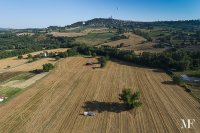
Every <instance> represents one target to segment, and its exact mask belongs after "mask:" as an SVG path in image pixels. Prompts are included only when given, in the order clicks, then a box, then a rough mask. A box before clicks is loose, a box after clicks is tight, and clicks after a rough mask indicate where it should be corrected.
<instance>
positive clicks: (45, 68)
mask: <svg viewBox="0 0 200 133" xmlns="http://www.w3.org/2000/svg"><path fill="white" fill-rule="evenodd" d="M42 67H43V71H44V72H49V71H50V70H52V69H53V68H54V65H53V64H51V63H46V64H43V66H42Z"/></svg>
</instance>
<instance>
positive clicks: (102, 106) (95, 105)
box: [82, 101, 127, 113]
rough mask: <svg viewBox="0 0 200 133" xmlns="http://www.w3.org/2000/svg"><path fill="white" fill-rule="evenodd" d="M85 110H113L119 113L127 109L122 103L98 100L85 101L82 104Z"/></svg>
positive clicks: (100, 111)
mask: <svg viewBox="0 0 200 133" xmlns="http://www.w3.org/2000/svg"><path fill="white" fill-rule="evenodd" d="M82 107H83V108H84V109H85V111H97V112H99V113H102V112H115V113H120V112H123V111H127V108H126V107H125V105H124V104H123V103H117V102H99V101H87V102H85V105H84V106H82Z"/></svg>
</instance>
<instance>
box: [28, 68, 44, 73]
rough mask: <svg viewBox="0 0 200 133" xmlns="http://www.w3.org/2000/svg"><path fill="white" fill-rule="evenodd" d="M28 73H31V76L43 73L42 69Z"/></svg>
mask: <svg viewBox="0 0 200 133" xmlns="http://www.w3.org/2000/svg"><path fill="white" fill-rule="evenodd" d="M29 72H30V73H33V74H41V73H43V70H42V69H35V70H32V71H29Z"/></svg>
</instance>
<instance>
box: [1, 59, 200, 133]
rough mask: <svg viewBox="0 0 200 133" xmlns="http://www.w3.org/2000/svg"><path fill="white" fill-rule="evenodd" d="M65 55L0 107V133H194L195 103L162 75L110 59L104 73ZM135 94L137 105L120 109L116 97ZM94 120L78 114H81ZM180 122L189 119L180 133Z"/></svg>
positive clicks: (199, 125)
mask: <svg viewBox="0 0 200 133" xmlns="http://www.w3.org/2000/svg"><path fill="white" fill-rule="evenodd" d="M88 60H93V61H96V59H88V58H83V57H70V58H67V59H64V60H62V61H60V62H58V63H57V67H56V68H55V70H53V71H52V72H50V74H49V75H47V76H46V77H45V78H43V79H41V80H39V81H37V83H36V84H33V85H32V86H31V87H29V89H27V90H26V91H24V92H23V93H22V94H20V95H18V96H16V97H14V98H13V99H12V100H11V101H9V102H7V103H6V104H5V105H3V106H1V107H0V117H1V119H0V131H1V132H4V133H6V132H20V133H21V132H29V133H31V132H37V133H38V132H63V133H66V132H70V133H71V132H74V133H77V132H85V133H89V132H91V133H93V132H99V133H100V132H101V133H102V132H108V133H110V132H121V133H125V132H130V133H132V132H158V133H161V132H174V133H177V132H200V121H199V118H200V105H199V103H198V102H197V101H195V100H194V98H193V97H191V96H190V95H189V94H188V93H186V92H185V91H184V89H182V88H181V87H179V86H177V85H173V84H171V83H170V81H171V78H170V77H169V76H168V75H166V74H165V73H164V72H162V71H158V70H152V69H148V68H142V67H137V66H133V65H131V64H126V63H124V62H120V61H110V62H108V64H107V66H106V67H105V68H104V69H101V68H96V69H93V68H91V67H88V66H85V65H84V64H85V63H86V62H87V61H88ZM124 88H131V89H132V91H136V90H140V91H141V101H142V103H143V105H142V107H140V108H139V109H138V110H136V111H135V110H134V111H131V112H128V111H124V108H123V107H122V106H121V102H120V101H119V99H118V98H119V97H118V94H119V93H120V92H121V91H122V89H124ZM86 110H90V111H95V112H97V115H96V116H93V117H87V116H83V115H81V114H82V113H83V112H84V111H86ZM181 119H185V120H186V119H195V120H196V121H195V123H194V127H193V128H192V129H181V126H182V122H181Z"/></svg>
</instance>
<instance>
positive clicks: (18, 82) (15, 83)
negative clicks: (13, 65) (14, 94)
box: [1, 73, 48, 89]
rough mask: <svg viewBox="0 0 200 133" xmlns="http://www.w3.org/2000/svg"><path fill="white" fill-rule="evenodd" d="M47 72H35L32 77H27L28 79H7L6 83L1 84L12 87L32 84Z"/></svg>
mask: <svg viewBox="0 0 200 133" xmlns="http://www.w3.org/2000/svg"><path fill="white" fill-rule="evenodd" d="M47 74H48V73H41V74H37V75H35V76H34V77H32V78H30V79H28V80H25V81H24V80H12V81H9V82H8V83H5V84H3V85H1V86H3V87H14V88H22V89H24V88H26V87H28V86H30V85H32V84H34V83H35V82H36V81H37V80H39V79H41V78H43V77H44V76H46V75H47Z"/></svg>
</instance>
